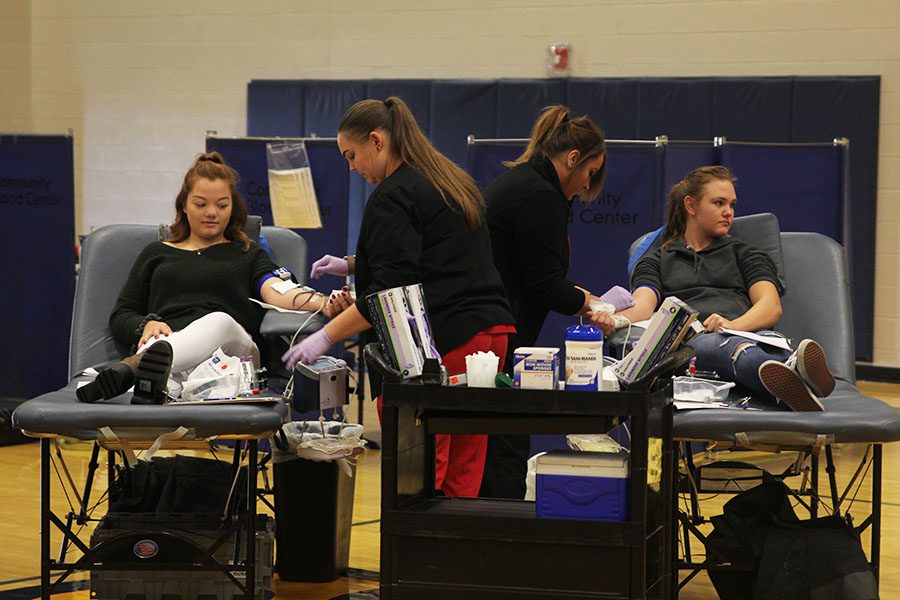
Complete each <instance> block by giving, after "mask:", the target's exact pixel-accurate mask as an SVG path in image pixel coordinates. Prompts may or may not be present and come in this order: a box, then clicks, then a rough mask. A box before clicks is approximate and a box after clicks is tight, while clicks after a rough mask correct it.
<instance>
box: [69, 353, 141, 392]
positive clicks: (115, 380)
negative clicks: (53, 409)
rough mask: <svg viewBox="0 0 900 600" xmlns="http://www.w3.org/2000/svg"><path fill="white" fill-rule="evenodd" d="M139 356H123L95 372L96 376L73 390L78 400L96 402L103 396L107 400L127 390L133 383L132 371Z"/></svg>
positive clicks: (135, 368) (133, 371) (134, 369)
mask: <svg viewBox="0 0 900 600" xmlns="http://www.w3.org/2000/svg"><path fill="white" fill-rule="evenodd" d="M139 358H140V356H139V355H134V356H129V357H128V358H123V359H122V360H121V361H120V362H117V363H115V364H114V365H112V366H110V367H107V368H106V369H103V370H102V371H100V372H99V373H97V378H96V379H95V380H94V381H92V382H90V383H87V384H85V385H83V386H81V387H80V388H78V389H77V390H76V391H75V395H76V396H77V397H78V401H79V402H89V403H90V402H96V401H97V400H100V399H101V398H103V399H104V400H109V399H110V398H115V397H116V396H119V395H121V394H124V393H125V392H127V391H128V388H130V387H131V386H132V385H134V373H135V371H136V370H137V364H138V361H139Z"/></svg>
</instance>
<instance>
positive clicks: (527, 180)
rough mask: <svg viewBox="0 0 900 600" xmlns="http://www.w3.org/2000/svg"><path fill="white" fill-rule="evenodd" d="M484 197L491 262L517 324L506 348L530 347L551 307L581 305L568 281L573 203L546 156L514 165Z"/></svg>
mask: <svg viewBox="0 0 900 600" xmlns="http://www.w3.org/2000/svg"><path fill="white" fill-rule="evenodd" d="M484 197H485V200H486V201H487V219H488V226H489V227H490V231H491V245H492V246H493V249H494V263H495V264H496V265H497V270H498V271H500V276H501V277H502V278H503V284H504V285H505V286H506V294H507V296H508V297H509V302H510V306H511V308H512V314H513V316H514V317H515V319H516V323H517V324H518V325H517V329H518V334H517V335H516V337H515V338H514V340H512V343H511V344H510V351H512V350H514V349H515V346H533V345H534V344H535V342H536V341H537V337H538V334H540V332H541V327H542V326H543V325H544V320H545V319H546V318H547V314H548V313H549V312H550V311H551V310H552V311H554V312H559V313H563V314H567V315H572V314H575V313H577V312H578V311H579V310H581V307H582V306H583V305H584V293H583V292H582V291H581V290H579V289H577V288H576V287H575V286H574V284H572V283H571V282H570V281H568V280H566V272H567V271H568V270H569V235H568V227H569V212H570V210H571V205H572V203H571V201H569V200H567V199H566V197H565V196H564V195H563V192H562V188H561V187H560V183H559V177H558V176H557V174H556V169H555V168H554V167H553V163H551V162H550V161H540V162H529V163H524V164H521V165H517V166H516V167H514V168H513V169H510V170H509V171H507V172H506V173H504V174H503V175H501V176H499V177H498V178H497V179H495V180H494V181H492V182H491V183H490V184H489V185H488V186H487V188H485V190H484Z"/></svg>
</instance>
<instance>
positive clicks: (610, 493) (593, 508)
mask: <svg viewBox="0 0 900 600" xmlns="http://www.w3.org/2000/svg"><path fill="white" fill-rule="evenodd" d="M535 508H536V512H537V516H538V517H539V518H544V519H589V520H603V521H624V520H625V519H626V517H627V515H628V451H627V450H621V451H619V452H574V451H570V450H553V451H551V452H548V453H546V454H544V455H543V456H540V457H538V459H537V466H536V468H535Z"/></svg>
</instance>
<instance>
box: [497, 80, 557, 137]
mask: <svg viewBox="0 0 900 600" xmlns="http://www.w3.org/2000/svg"><path fill="white" fill-rule="evenodd" d="M565 97H566V88H565V81H563V80H561V79H548V80H546V81H541V82H535V81H534V80H533V79H503V80H501V81H500V82H498V84H497V128H496V136H497V137H498V138H527V137H528V136H529V135H531V126H532V124H533V123H534V121H535V119H537V117H538V115H539V114H541V111H542V110H543V109H544V108H546V107H547V106H550V105H551V104H563V100H564V98H565Z"/></svg>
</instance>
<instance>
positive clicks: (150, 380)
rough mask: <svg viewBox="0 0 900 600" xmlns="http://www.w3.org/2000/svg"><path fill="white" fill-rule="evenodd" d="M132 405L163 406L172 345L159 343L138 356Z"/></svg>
mask: <svg viewBox="0 0 900 600" xmlns="http://www.w3.org/2000/svg"><path fill="white" fill-rule="evenodd" d="M138 356H139V357H140V361H139V362H138V365H137V373H135V377H134V394H133V395H132V397H131V403H132V404H163V403H164V402H165V401H166V397H167V396H168V394H167V389H168V383H169V373H170V371H171V370H172V345H171V344H169V342H166V341H159V342H156V343H155V344H153V345H152V346H150V347H149V348H147V349H146V350H144V351H143V352H142V353H141V354H139V355H138Z"/></svg>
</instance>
